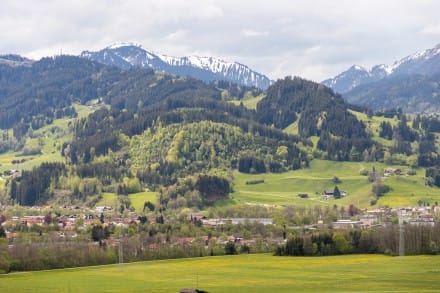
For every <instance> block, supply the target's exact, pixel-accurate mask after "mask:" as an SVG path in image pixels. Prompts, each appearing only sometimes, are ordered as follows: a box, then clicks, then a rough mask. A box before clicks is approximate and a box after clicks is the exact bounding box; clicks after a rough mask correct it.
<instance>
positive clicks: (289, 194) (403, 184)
mask: <svg viewBox="0 0 440 293" xmlns="http://www.w3.org/2000/svg"><path fill="white" fill-rule="evenodd" d="M373 166H374V167H375V168H376V170H377V171H380V172H381V171H382V170H383V169H384V168H385V167H386V166H385V165H384V164H381V163H365V162H333V161H324V160H316V159H315V160H313V161H312V163H311V166H310V168H308V169H303V170H297V171H290V172H286V173H281V174H270V173H268V174H258V175H250V174H242V173H236V174H235V176H234V193H233V194H232V196H233V198H234V200H236V201H238V202H245V203H256V204H272V205H287V204H291V205H303V206H314V205H333V204H341V205H349V204H355V205H356V206H358V207H369V206H370V201H371V199H373V197H372V184H371V183H369V182H368V180H367V177H366V176H362V175H360V174H359V171H360V170H362V169H365V170H371V169H372V168H373ZM394 167H395V168H397V167H399V166H394ZM400 168H402V170H406V169H407V167H403V166H400ZM424 174H425V171H424V169H419V170H417V175H415V176H405V175H403V176H394V177H389V178H383V181H382V183H383V184H386V185H389V186H391V188H392V191H391V192H389V193H387V194H386V195H385V196H383V197H381V198H380V199H379V200H378V203H377V204H378V205H382V206H384V205H389V206H417V204H418V201H419V200H422V201H425V202H430V203H431V204H433V203H434V202H436V201H438V202H440V189H439V188H433V187H428V186H425V181H424V178H423V176H424ZM334 176H336V177H338V178H339V179H340V181H341V183H337V184H335V183H333V181H332V179H333V177H334ZM260 179H264V183H261V184H255V185H247V184H246V181H252V180H260ZM335 185H337V186H338V188H339V189H340V190H344V191H347V193H348V196H346V197H344V198H341V199H338V200H335V199H328V200H323V199H322V193H323V191H324V190H333V189H334V187H335ZM299 193H307V194H308V196H309V198H308V199H301V198H299V197H298V196H297V195H298V194H299Z"/></svg>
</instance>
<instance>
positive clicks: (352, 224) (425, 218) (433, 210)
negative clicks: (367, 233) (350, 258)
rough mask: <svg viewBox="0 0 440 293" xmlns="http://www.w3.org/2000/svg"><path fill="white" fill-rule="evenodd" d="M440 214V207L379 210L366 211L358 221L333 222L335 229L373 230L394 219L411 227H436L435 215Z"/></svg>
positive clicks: (343, 220)
mask: <svg viewBox="0 0 440 293" xmlns="http://www.w3.org/2000/svg"><path fill="white" fill-rule="evenodd" d="M435 214H437V215H438V214H440V206H434V207H406V208H378V209H373V210H366V211H364V212H363V213H362V214H361V215H360V216H359V219H358V220H352V219H342V220H338V221H336V222H333V227H334V228H335V229H341V228H342V229H346V228H371V227H374V226H380V225H387V224H388V223H391V222H392V220H391V219H392V218H396V217H397V219H398V221H399V222H401V223H404V224H409V225H418V226H434V225H435V219H434V215H435Z"/></svg>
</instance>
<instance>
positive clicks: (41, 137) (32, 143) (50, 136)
mask: <svg viewBox="0 0 440 293" xmlns="http://www.w3.org/2000/svg"><path fill="white" fill-rule="evenodd" d="M74 108H75V110H76V112H77V113H78V118H82V117H87V115H88V114H90V113H91V112H93V111H94V110H95V108H93V107H88V106H83V105H74ZM73 121H74V119H71V118H62V119H56V120H54V121H53V123H52V124H50V125H46V126H44V127H42V128H40V129H37V130H35V131H33V135H31V138H27V139H26V142H25V146H24V149H37V148H38V149H40V150H41V154H39V155H23V152H22V151H19V152H7V153H3V154H0V173H3V172H4V171H6V170H12V169H16V170H30V169H32V168H33V167H35V166H39V165H41V163H44V162H64V158H63V157H62V156H61V153H60V150H61V146H62V144H63V143H64V142H66V141H69V140H70V139H71V138H72V133H71V131H70V130H69V125H70V123H72V122H73ZM9 133H10V135H12V129H11V130H10V131H9ZM13 160H18V161H21V160H24V162H22V163H19V164H12V161H13Z"/></svg>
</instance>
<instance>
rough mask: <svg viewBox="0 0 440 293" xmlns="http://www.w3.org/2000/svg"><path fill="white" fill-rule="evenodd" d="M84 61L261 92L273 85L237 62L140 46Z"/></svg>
mask: <svg viewBox="0 0 440 293" xmlns="http://www.w3.org/2000/svg"><path fill="white" fill-rule="evenodd" d="M81 57H83V58H87V59H91V60H94V61H98V62H101V63H103V64H106V65H112V66H118V67H121V68H124V69H127V68H129V67H133V66H134V67H148V68H152V69H154V70H157V71H162V72H166V73H171V74H175V75H186V76H191V77H194V78H197V79H201V80H204V81H212V80H227V81H231V82H234V83H238V84H243V85H246V86H254V87H258V88H261V89H266V88H267V87H269V86H270V85H271V84H272V81H271V80H270V79H269V78H268V77H267V76H265V75H263V74H260V73H258V72H255V71H253V70H251V69H250V68H249V67H247V66H246V65H243V64H240V63H238V62H228V61H224V60H221V59H218V58H214V57H199V56H186V57H172V56H166V55H162V54H156V53H153V52H149V51H147V50H145V49H144V48H142V46H141V45H138V44H133V43H118V44H114V45H111V46H108V47H106V48H104V49H103V50H101V51H97V52H90V51H84V52H82V53H81Z"/></svg>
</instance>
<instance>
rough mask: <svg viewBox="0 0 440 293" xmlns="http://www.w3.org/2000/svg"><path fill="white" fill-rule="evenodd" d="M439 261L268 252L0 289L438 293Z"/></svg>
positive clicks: (32, 278)
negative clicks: (278, 254)
mask: <svg viewBox="0 0 440 293" xmlns="http://www.w3.org/2000/svg"><path fill="white" fill-rule="evenodd" d="M439 273H440V256H406V257H403V258H400V257H390V256H383V255H346V256H331V257H277V256H272V255H269V254H259V255H258V254H253V255H252V254H251V255H239V256H221V257H206V258H193V259H178V260H167V261H151V262H142V263H132V264H124V265H122V266H120V265H110V266H100V267H88V268H77V269H67V270H54V271H41V272H31V273H17V274H10V275H2V276H0V292H14V293H18V292H179V290H180V289H181V288H196V287H197V288H199V289H202V290H206V291H209V292H440V281H439Z"/></svg>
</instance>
